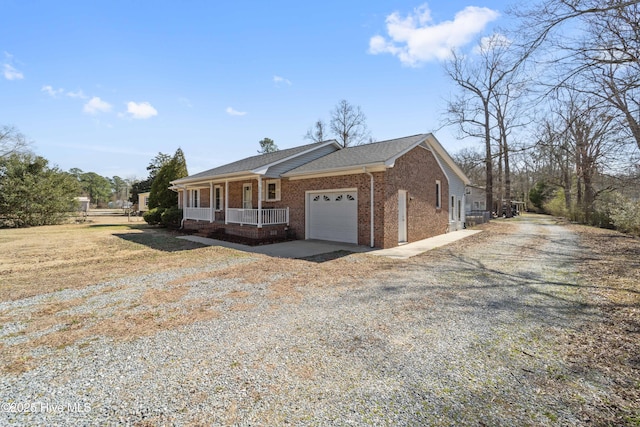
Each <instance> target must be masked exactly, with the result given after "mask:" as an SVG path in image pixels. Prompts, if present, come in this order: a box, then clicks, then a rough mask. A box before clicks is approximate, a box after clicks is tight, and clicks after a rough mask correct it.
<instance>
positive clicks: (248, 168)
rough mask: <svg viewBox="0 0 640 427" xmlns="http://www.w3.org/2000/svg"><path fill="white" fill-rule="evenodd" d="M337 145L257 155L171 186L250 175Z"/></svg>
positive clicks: (308, 146) (320, 144)
mask: <svg viewBox="0 0 640 427" xmlns="http://www.w3.org/2000/svg"><path fill="white" fill-rule="evenodd" d="M329 144H337V143H336V141H334V140H329V141H321V142H314V143H312V144H306V145H301V146H299V147H293V148H287V149H284V150H278V151H274V152H272V153H265V154H258V155H256V156H252V157H247V158H244V159H242V160H238V161H235V162H233V163H227V164H226V165H222V166H218V167H216V168H213V169H209V170H206V171H203V172H199V173H196V174H193V175H189V176H187V177H185V178H180V179H177V180H175V181H173V184H181V183H184V182H191V181H194V180H198V179H201V178H220V177H224V176H226V175H238V174H243V173H246V174H252V173H255V170H256V169H261V168H264V167H267V166H269V165H273V164H277V163H279V162H281V161H284V160H286V159H288V158H290V157H295V156H296V155H299V154H302V153H304V152H306V151H309V150H313V149H315V148H319V147H322V146H324V145H329Z"/></svg>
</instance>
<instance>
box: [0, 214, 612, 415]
mask: <svg viewBox="0 0 640 427" xmlns="http://www.w3.org/2000/svg"><path fill="white" fill-rule="evenodd" d="M579 250H580V248H579V246H578V242H577V238H576V236H575V235H574V234H572V233H571V232H570V231H569V230H568V229H566V228H563V227H562V226H560V225H556V224H554V223H553V222H552V221H551V220H550V219H548V220H545V219H540V217H528V218H527V217H524V218H518V219H514V220H510V221H503V222H502V223H501V224H500V225H499V226H496V227H494V228H493V229H492V231H487V232H485V233H480V234H478V235H475V236H473V237H470V238H468V239H465V240H463V241H460V242H457V243H454V244H452V245H449V246H447V247H443V248H440V249H437V250H434V251H431V252H429V253H426V254H423V255H421V256H418V257H414V258H412V259H410V260H407V261H396V260H383V259H380V258H377V257H372V256H370V255H366V254H351V255H348V256H343V257H340V258H337V259H333V260H327V261H325V262H318V261H323V260H322V259H315V260H306V261H305V260H286V261H285V260H276V259H267V257H264V256H256V257H255V258H254V257H250V258H242V257H240V258H238V259H237V260H235V261H233V262H231V261H230V262H229V263H225V264H223V265H209V266H203V267H202V268H201V269H191V270H188V271H175V272H173V273H170V274H169V273H162V274H153V275H146V276H138V277H130V278H127V279H122V280H117V281H114V282H108V283H101V284H96V285H92V286H88V287H87V288H85V289H81V290H70V291H59V292H55V293H52V294H47V295H44V296H42V295H41V296H37V297H34V298H29V299H23V300H19V301H14V302H7V303H2V304H0V311H7V310H14V311H15V310H18V311H20V312H21V313H24V318H25V319H29V318H30V317H31V316H33V315H34V312H35V307H37V306H38V305H39V304H42V302H43V300H46V301H55V302H56V303H62V302H65V301H72V300H75V301H79V299H80V300H81V301H82V302H81V303H78V304H75V305H73V307H71V308H69V309H68V310H66V311H62V312H60V313H62V314H65V315H69V314H70V312H73V313H76V314H77V313H88V314H87V315H86V316H85V318H87V319H90V318H96V317H101V318H106V319H114V322H115V319H117V318H118V316H122V315H123V314H122V313H121V310H122V309H123V308H122V307H126V310H128V315H129V316H135V313H136V304H137V302H136V301H139V300H140V299H141V298H144V297H145V295H146V297H148V296H149V295H152V294H150V293H149V292H151V291H153V292H156V293H158V292H162V291H163V290H167V289H170V288H172V287H173V286H176V283H181V284H182V285H183V286H186V288H184V292H182V293H181V294H180V295H179V298H178V297H176V298H174V299H173V300H171V301H170V302H168V303H167V304H166V306H162V307H164V308H163V310H164V312H163V313H165V314H162V313H160V314H159V316H161V315H164V316H168V315H169V314H171V313H173V314H171V315H172V316H175V313H176V310H179V309H180V304H188V302H189V301H195V300H198V301H202V300H210V301H211V305H212V306H213V307H214V308H215V315H208V316H203V317H202V320H199V321H196V322H193V323H187V324H184V325H178V326H175V327H171V328H168V329H159V330H150V331H149V333H148V334H140V336H137V337H135V338H133V339H116V338H113V337H111V336H109V335H100V334H96V335H95V336H86V334H85V335H82V337H81V338H79V339H77V340H76V341H73V342H71V343H68V344H66V345H60V346H58V347H50V346H39V347H36V348H34V349H33V350H31V353H30V357H32V358H33V360H35V361H36V362H37V363H36V364H35V365H34V366H32V367H31V369H29V370H26V371H25V372H21V373H13V374H12V373H4V374H3V375H2V378H1V380H0V402H1V403H2V405H3V406H2V413H1V414H0V424H1V425H142V426H146V425H148V426H152V425H252V426H253V425H265V426H271V425H286V424H291V425H393V426H396V425H410V426H415V425H476V426H484V425H487V426H488V425H536V426H538V425H584V424H588V420H584V419H582V418H581V417H580V414H581V410H582V409H583V408H584V407H586V406H589V405H591V404H593V403H594V402H597V401H599V400H601V399H604V398H606V394H607V382H606V379H603V378H599V377H592V376H590V375H589V374H588V373H584V372H582V373H579V372H575V371H572V370H571V369H570V368H569V367H568V365H567V364H566V363H565V362H564V361H563V360H562V358H561V357H560V356H559V354H558V352H557V350H556V348H557V347H556V344H557V340H558V337H559V336H560V334H562V333H566V332H567V331H571V330H573V329H575V328H578V327H580V325H581V324H582V323H583V322H587V321H590V320H591V319H592V318H593V316H595V315H596V314H595V313H593V312H591V311H590V309H589V306H588V305H585V304H583V303H582V301H581V297H580V293H579V292H577V291H576V286H575V285H576V284H577V281H578V276H577V273H576V271H575V265H574V261H573V259H574V256H575V254H576V251H579ZM338 255H345V254H338ZM314 261H315V262H314ZM281 263H283V264H281ZM284 263H286V264H284ZM251 271H257V272H258V273H260V274H259V275H258V276H251V275H249V273H248V272H251ZM240 273H242V274H240ZM303 273H304V276H300V274H303ZM314 275H316V276H314ZM322 275H325V276H322ZM249 277H251V280H249V279H248V278H249ZM256 277H259V278H260V279H259V280H258V279H256ZM310 277H311V278H313V277H316V279H317V280H312V279H304V278H310ZM302 280H304V281H302ZM286 284H289V285H287V286H285V285H286ZM106 290H110V292H106ZM158 295H159V294H158ZM168 306H170V308H171V310H169V309H168V308H167V307H168ZM60 313H58V314H56V316H58V315H60ZM167 313H169V314H167ZM26 323H27V320H25V322H24V324H23V323H20V322H17V323H15V324H4V325H3V328H2V329H1V330H0V345H3V346H12V345H18V344H20V343H23V342H24V341H25V340H27V341H28V340H37V339H38V338H39V336H41V335H42V334H43V333H44V334H46V333H48V332H50V331H51V330H56V328H57V327H58V326H56V324H55V322H52V325H51V327H50V328H51V330H46V331H44V332H43V331H40V332H38V333H27V334H24V333H23V334H19V333H16V332H19V331H20V330H21V329H24V328H26V326H25V325H26ZM72 332H73V331H72Z"/></svg>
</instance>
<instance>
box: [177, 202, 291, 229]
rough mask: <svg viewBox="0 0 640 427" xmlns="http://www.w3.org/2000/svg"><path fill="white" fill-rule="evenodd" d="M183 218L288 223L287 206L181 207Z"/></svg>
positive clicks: (260, 224)
mask: <svg viewBox="0 0 640 427" xmlns="http://www.w3.org/2000/svg"><path fill="white" fill-rule="evenodd" d="M183 218H184V219H192V220H197V221H209V222H214V221H218V222H224V223H225V224H240V225H255V226H256V227H262V226H263V225H276V224H286V225H289V208H288V207H287V208H262V209H260V208H258V209H244V208H227V209H224V210H222V211H216V210H214V209H212V208H211V207H204V208H195V207H185V208H183Z"/></svg>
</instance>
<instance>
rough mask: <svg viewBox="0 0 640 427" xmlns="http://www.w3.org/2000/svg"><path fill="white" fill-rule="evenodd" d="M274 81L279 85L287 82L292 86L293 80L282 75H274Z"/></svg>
mask: <svg viewBox="0 0 640 427" xmlns="http://www.w3.org/2000/svg"><path fill="white" fill-rule="evenodd" d="M273 82H274V83H275V84H276V85H278V86H279V85H280V84H286V85H287V86H291V80H289V79H285V78H284V77H281V76H273Z"/></svg>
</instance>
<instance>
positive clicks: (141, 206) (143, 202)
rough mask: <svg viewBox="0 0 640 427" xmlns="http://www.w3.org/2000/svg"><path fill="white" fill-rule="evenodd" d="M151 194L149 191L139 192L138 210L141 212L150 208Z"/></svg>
mask: <svg viewBox="0 0 640 427" xmlns="http://www.w3.org/2000/svg"><path fill="white" fill-rule="evenodd" d="M149 194H151V192H149V191H148V192H146V193H138V212H140V213H141V214H142V213H144V212H146V211H148V210H149Z"/></svg>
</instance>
